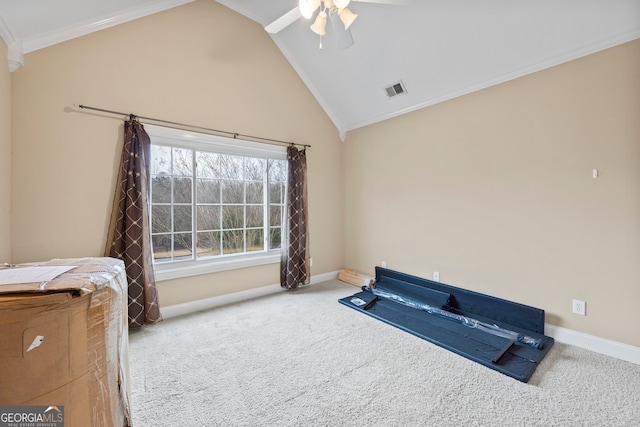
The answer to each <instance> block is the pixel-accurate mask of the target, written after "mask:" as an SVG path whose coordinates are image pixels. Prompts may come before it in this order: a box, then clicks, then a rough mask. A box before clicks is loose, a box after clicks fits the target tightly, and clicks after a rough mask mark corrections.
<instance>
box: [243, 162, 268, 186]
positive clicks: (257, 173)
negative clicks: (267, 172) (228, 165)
mask: <svg viewBox="0 0 640 427" xmlns="http://www.w3.org/2000/svg"><path fill="white" fill-rule="evenodd" d="M244 179H245V180H247V181H262V180H263V179H264V159H257V158H254V157H247V158H246V159H245V176H244Z"/></svg>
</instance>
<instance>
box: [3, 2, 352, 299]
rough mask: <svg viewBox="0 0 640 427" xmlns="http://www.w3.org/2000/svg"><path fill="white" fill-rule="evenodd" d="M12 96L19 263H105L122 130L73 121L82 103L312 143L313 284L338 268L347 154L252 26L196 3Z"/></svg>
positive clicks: (166, 293) (90, 44) (226, 277)
mask: <svg viewBox="0 0 640 427" xmlns="http://www.w3.org/2000/svg"><path fill="white" fill-rule="evenodd" d="M12 89H13V102H12V108H13V110H12V114H13V124H14V134H13V135H14V139H13V143H14V151H15V154H14V162H13V208H14V218H13V226H12V230H13V236H14V238H13V258H14V261H16V262H25V261H36V260H45V259H49V258H54V257H63V258H66V257H82V256H101V255H102V251H103V247H104V243H105V238H106V236H105V235H106V229H107V221H108V215H109V210H110V208H111V201H112V192H113V185H114V180H115V172H116V167H117V163H118V162H119V155H120V154H119V153H120V149H121V146H122V118H120V117H118V118H114V117H112V116H109V115H105V114H99V113H94V112H88V111H87V110H81V111H72V110H70V109H69V107H71V106H72V105H74V104H85V105H89V106H95V107H100V108H106V109H111V110H117V111H123V112H132V113H136V114H138V115H141V116H149V117H156V118H161V119H166V120H171V121H177V122H183V123H189V124H194V125H200V126H205V127H211V128H216V129H223V130H229V131H233V132H238V133H243V134H248V135H258V136H264V137H268V138H274V139H281V140H286V141H296V142H300V143H307V144H311V145H312V146H313V148H312V149H311V150H310V151H309V152H308V167H309V193H310V202H309V203H310V221H311V228H310V241H311V256H312V257H313V268H312V273H313V274H320V273H326V272H330V271H335V270H338V269H339V268H341V267H342V253H341V250H340V246H339V244H338V242H339V241H340V239H341V235H342V228H341V226H342V216H341V210H342V209H341V200H342V197H341V189H340V183H341V181H342V180H341V177H340V171H341V170H342V167H341V154H342V151H341V150H342V147H343V144H342V142H341V141H340V139H339V137H338V131H337V130H336V128H335V127H334V126H333V125H332V123H331V121H330V120H329V119H328V118H327V116H326V114H325V113H324V112H323V110H322V109H321V107H320V106H319V105H318V103H317V102H316V101H315V99H314V98H313V96H312V95H311V93H310V92H309V91H308V90H307V89H306V87H305V85H304V84H303V82H302V81H301V80H300V78H299V77H298V76H297V74H296V73H295V72H294V71H293V69H292V68H291V66H290V65H289V63H288V62H287V60H286V59H285V58H284V57H283V56H282V54H281V53H280V51H279V50H278V49H277V47H276V46H275V44H274V43H273V41H272V40H271V39H270V37H269V36H268V35H267V33H266V32H265V31H264V30H263V29H262V28H261V27H260V26H259V25H258V24H256V23H255V22H253V21H250V20H248V19H247V18H244V17H242V16H240V15H238V14H236V13H235V12H232V11H231V10H229V9H227V8H225V7H224V6H221V5H220V4H218V3H216V2H213V1H206V0H202V1H197V2H194V3H189V4H187V5H184V6H181V7H178V8H175V9H171V10H168V11H165V12H162V13H158V14H155V15H153V16H150V17H146V18H143V19H139V20H136V21H133V22H130V23H127V24H123V25H119V26H116V27H114V28H110V29H107V30H103V31H100V32H97V33H94V34H90V35H87V36H84V37H81V38H78V39H74V40H71V41H68V42H65V43H62V44H59V45H55V46H52V47H49V48H46V49H42V50H39V51H36V52H33V53H30V54H28V55H26V57H25V66H24V67H23V68H21V69H19V70H17V71H16V72H14V73H13V78H12ZM327 165H331V166H330V167H327ZM327 207H331V208H330V209H327ZM278 281H279V274H278V266H277V265H269V266H266V267H265V266H263V267H257V268H251V269H246V270H243V271H238V270H235V271H233V272H226V273H220V274H211V275H206V276H197V277H192V278H188V279H185V280H172V281H166V282H161V283H159V293H160V303H161V305H162V306H167V305H172V304H176V303H182V302H186V301H189V300H193V299H198V298H205V297H210V296H215V295H219V294H222V293H227V292H231V291H239V290H244V289H247V288H252V287H258V286H264V285H271V284H274V283H278Z"/></svg>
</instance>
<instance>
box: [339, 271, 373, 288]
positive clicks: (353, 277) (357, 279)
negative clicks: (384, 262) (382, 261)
mask: <svg viewBox="0 0 640 427" xmlns="http://www.w3.org/2000/svg"><path fill="white" fill-rule="evenodd" d="M338 279H339V280H341V281H343V282H345V283H348V284H350V285H354V286H358V287H360V286H369V285H371V283H373V281H374V279H373V277H370V276H367V275H364V274H362V273H358V272H357V271H354V270H349V269H346V268H345V269H344V270H342V271H340V273H339V274H338Z"/></svg>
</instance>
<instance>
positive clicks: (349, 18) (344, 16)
mask: <svg viewBox="0 0 640 427" xmlns="http://www.w3.org/2000/svg"><path fill="white" fill-rule="evenodd" d="M338 14H339V15H340V20H341V21H342V23H343V24H344V29H345V30H348V29H349V27H350V26H351V24H353V21H355V20H356V18H357V17H358V15H357V14H355V13H353V12H351V11H350V10H349V9H347V8H346V7H345V8H343V9H341V10H340V12H338Z"/></svg>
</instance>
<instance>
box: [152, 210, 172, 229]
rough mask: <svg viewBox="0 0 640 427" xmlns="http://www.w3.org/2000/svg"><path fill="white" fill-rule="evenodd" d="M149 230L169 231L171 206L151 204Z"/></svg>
mask: <svg viewBox="0 0 640 427" xmlns="http://www.w3.org/2000/svg"><path fill="white" fill-rule="evenodd" d="M151 232H152V233H169V232H171V206H170V205H160V206H158V205H153V206H152V207H151Z"/></svg>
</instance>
